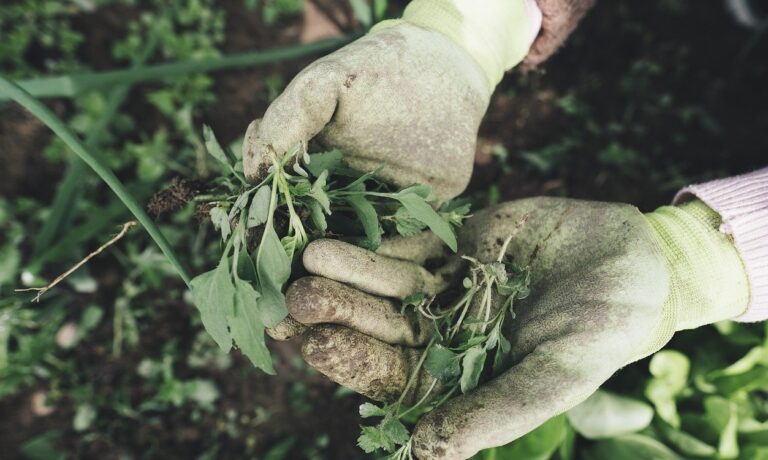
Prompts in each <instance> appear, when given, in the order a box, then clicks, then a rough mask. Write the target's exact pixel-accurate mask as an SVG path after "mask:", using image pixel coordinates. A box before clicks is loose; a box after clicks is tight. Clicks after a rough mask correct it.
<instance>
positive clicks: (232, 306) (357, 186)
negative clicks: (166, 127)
mask: <svg viewBox="0 0 768 460" xmlns="http://www.w3.org/2000/svg"><path fill="white" fill-rule="evenodd" d="M203 137H204V138H205V143H206V147H207V149H208V152H209V153H210V154H211V156H213V157H214V158H215V159H216V160H217V161H218V162H219V163H221V164H222V166H224V168H225V169H226V170H228V171H229V177H228V178H226V179H225V180H224V185H225V189H227V190H225V191H228V192H230V193H232V192H234V191H238V190H239V193H237V194H225V196H223V197H222V198H221V199H218V200H215V201H211V202H209V203H208V205H210V206H211V208H210V211H209V216H210V218H211V221H212V222H213V225H214V227H215V228H216V229H218V231H219V232H220V234H221V238H222V241H223V243H224V250H223V253H222V255H221V258H220V260H219V263H218V265H217V267H216V268H215V269H214V270H211V271H209V272H206V273H203V274H202V275H199V276H197V277H196V278H195V279H193V280H192V283H191V285H192V294H193V297H194V299H195V304H196V305H197V307H198V309H199V310H200V313H201V318H202V321H203V325H204V326H205V328H206V330H207V331H208V332H209V333H210V334H211V336H212V337H213V338H214V340H215V341H216V343H218V344H219V346H220V347H221V348H222V350H224V351H228V350H229V349H230V348H231V346H232V343H233V342H234V344H235V345H237V346H238V347H239V348H240V350H241V351H242V352H243V353H244V354H245V355H246V356H248V358H249V359H250V360H251V362H252V363H253V364H254V365H255V366H256V367H259V368H260V369H262V370H264V371H265V372H267V373H274V367H273V366H272V360H271V357H270V355H269V352H268V350H267V348H266V345H265V342H264V328H265V327H272V326H275V325H277V324H278V323H279V322H280V321H282V320H283V318H285V317H286V315H287V314H288V309H287V307H286V305H285V297H284V295H283V290H284V288H285V285H286V283H287V282H288V280H289V278H290V276H291V269H292V265H293V262H294V260H296V258H297V257H298V255H299V254H300V253H301V252H302V250H303V249H304V247H305V246H306V245H307V243H308V242H309V241H310V239H311V238H313V237H319V236H323V235H326V233H327V231H328V229H329V223H328V218H329V217H331V216H332V215H335V214H342V215H344V214H346V215H347V216H349V215H350V214H351V215H352V216H354V219H356V220H357V221H358V223H359V226H360V227H361V228H362V230H363V233H364V235H365V237H364V238H362V239H360V241H359V243H360V244H361V245H362V246H364V247H366V248H368V249H371V250H375V249H376V248H377V247H378V246H379V244H380V243H381V238H382V235H383V234H384V229H383V226H382V221H383V222H389V223H390V224H389V225H390V226H394V228H395V230H396V231H397V232H398V233H400V234H403V235H413V234H414V233H417V232H419V231H421V230H422V229H425V228H429V229H430V230H431V231H432V232H434V233H435V234H436V235H437V236H439V237H440V238H441V239H442V240H443V241H444V242H445V243H446V245H448V247H450V248H451V249H452V250H454V251H455V250H456V249H457V247H456V245H457V243H456V236H455V234H454V226H456V225H460V224H461V221H462V219H463V216H464V215H466V213H467V212H468V211H469V208H468V207H461V208H457V207H456V206H454V205H452V204H448V205H444V206H443V207H442V208H440V209H439V210H438V211H435V210H434V209H433V207H432V206H431V204H430V203H433V202H435V201H436V199H435V197H434V196H433V195H432V192H431V189H430V188H429V187H427V186H424V185H413V186H410V187H406V188H403V189H401V190H397V191H390V190H389V188H388V187H387V186H386V185H385V184H383V183H381V182H379V181H378V180H376V178H375V175H376V172H377V171H371V172H368V173H365V174H362V175H361V174H360V173H357V172H355V171H352V170H350V169H349V168H348V167H346V166H345V165H344V162H343V159H342V155H341V152H339V151H331V152H325V153H318V154H313V155H309V154H308V153H307V152H306V150H305V149H304V146H303V145H302V144H299V145H297V146H295V148H293V149H292V150H291V151H290V152H286V154H285V155H283V156H282V157H281V158H278V157H277V156H273V157H272V159H271V160H272V167H271V168H270V169H269V171H268V173H267V175H266V177H265V178H264V179H263V180H262V181H261V182H260V183H258V184H257V185H255V186H249V185H247V184H246V182H245V179H244V178H243V174H242V164H241V162H240V161H239V159H238V158H236V156H235V155H234V154H233V153H231V152H228V151H227V150H225V149H224V148H222V147H221V145H219V143H218V141H217V140H216V137H215V136H214V134H213V132H212V130H211V129H210V128H209V127H207V126H206V127H204V130H203ZM288 168H290V169H291V171H292V172H288V171H287V170H288ZM387 212H389V213H390V214H389V215H387V214H386V213H387ZM334 217H335V216H334ZM278 220H280V221H281V222H282V224H280V223H278V222H277V221H278ZM392 223H393V224H394V225H392ZM254 232H259V237H258V238H257V242H256V244H255V246H256V247H255V248H254V249H252V250H251V249H250V248H249V245H248V242H249V235H251V234H253V233H254Z"/></svg>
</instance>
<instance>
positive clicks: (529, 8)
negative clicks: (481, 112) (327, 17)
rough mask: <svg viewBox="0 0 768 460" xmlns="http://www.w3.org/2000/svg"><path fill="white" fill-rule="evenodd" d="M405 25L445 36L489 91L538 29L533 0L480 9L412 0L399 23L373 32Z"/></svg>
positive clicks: (458, 2)
mask: <svg viewBox="0 0 768 460" xmlns="http://www.w3.org/2000/svg"><path fill="white" fill-rule="evenodd" d="M403 22H405V23H408V24H412V25H415V26H418V27H423V28H426V29H430V30H434V31H436V32H439V33H442V34H444V35H446V36H448V37H449V38H450V39H451V40H452V41H453V42H454V43H455V44H457V45H458V46H459V47H460V48H462V49H464V50H465V51H466V52H467V53H468V54H469V55H470V56H472V58H473V59H474V60H475V62H476V63H477V64H478V65H479V66H480V68H481V69H482V72H483V74H484V75H485V77H486V79H487V80H488V84H489V86H490V88H491V91H492V90H493V88H495V87H496V85H497V84H498V83H499V82H500V81H501V78H502V76H503V75H504V72H505V71H507V70H509V69H511V68H512V67H514V66H515V65H517V64H518V63H520V62H521V61H522V60H523V58H525V55H526V54H527V53H528V50H529V49H530V47H531V44H532V43H533V41H534V39H535V38H536V35H537V34H538V32H539V29H540V27H541V11H540V10H539V9H538V7H537V6H536V2H535V0H489V1H487V2H486V4H484V5H483V7H482V8H479V7H478V5H477V4H476V3H474V2H472V1H469V0H413V1H412V2H411V3H409V4H408V6H407V7H406V9H405V12H404V13H403V17H402V19H399V20H390V21H383V22H381V23H379V24H377V25H376V26H375V27H374V28H373V30H374V31H375V30H380V29H382V28H386V27H392V26H394V25H397V24H399V23H403Z"/></svg>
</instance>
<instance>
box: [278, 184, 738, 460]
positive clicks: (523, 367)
mask: <svg viewBox="0 0 768 460" xmlns="http://www.w3.org/2000/svg"><path fill="white" fill-rule="evenodd" d="M719 220H720V219H719V216H718V215H717V214H716V213H715V212H714V211H712V210H710V209H709V208H708V207H706V206H705V205H704V204H703V203H701V202H699V201H694V202H690V203H687V204H684V205H681V206H676V207H663V208H660V209H659V210H657V211H655V212H653V213H650V214H645V215H643V214H641V213H640V212H638V210H637V209H636V208H634V207H631V206H628V205H623V204H610V203H598V202H586V201H577V200H568V199H559V198H532V199H525V200H520V201H514V202H509V203H505V204H501V205H498V206H495V207H493V208H490V209H487V210H483V211H481V212H479V213H477V214H476V215H475V216H474V217H472V218H470V219H469V220H468V221H467V223H466V224H465V226H464V228H463V229H462V230H461V232H460V235H459V248H460V252H461V253H463V254H468V255H471V256H473V257H476V258H477V259H479V260H480V261H481V262H490V261H492V260H495V258H496V257H497V255H498V251H499V250H500V247H501V245H502V244H503V241H504V240H505V239H506V238H507V237H508V236H509V235H514V237H513V238H512V240H511V243H510V245H509V247H508V250H507V255H508V256H509V257H510V258H511V259H512V261H513V262H514V263H515V264H516V265H518V266H526V265H527V266H529V267H530V273H531V283H530V295H529V296H528V297H527V298H525V299H524V300H518V301H517V303H516V304H515V306H514V309H515V312H516V315H517V316H516V317H515V318H514V319H512V318H510V317H508V318H507V321H506V322H505V329H506V330H505V335H506V336H507V337H508V339H509V341H510V342H511V345H512V349H511V354H512V356H511V358H512V359H511V364H512V365H511V367H510V368H509V369H508V370H506V371H505V372H504V373H502V374H501V375H499V376H498V377H496V378H494V379H492V380H490V381H488V382H486V383H484V384H481V385H480V386H479V387H478V388H476V389H475V390H473V391H471V392H469V393H467V394H465V395H461V396H458V397H455V398H454V399H452V400H449V401H448V402H447V403H445V404H444V405H442V406H440V407H438V408H437V409H435V410H433V411H432V412H430V413H428V414H427V415H425V416H424V417H423V418H422V419H421V420H420V421H419V423H418V424H417V426H416V428H415V431H414V443H413V447H414V452H415V454H416V455H417V457H418V458H419V459H420V460H429V459H465V458H469V457H470V456H472V455H473V454H474V453H476V452H477V451H479V450H481V449H485V448H489V447H493V446H499V445H503V444H506V443H508V442H510V441H512V440H514V439H516V438H518V437H520V436H522V435H524V434H525V433H527V432H529V431H530V430H532V429H534V428H536V427H537V426H538V425H540V424H541V423H543V422H544V421H546V420H547V419H549V418H550V417H552V416H554V415H557V414H559V413H562V412H564V411H566V410H568V409H570V408H571V407H573V406H574V405H576V404H578V403H579V402H581V401H583V400H584V399H586V398H587V397H588V396H589V395H590V394H591V393H592V392H594V391H595V390H596V389H597V388H598V387H599V386H600V385H601V384H602V383H603V382H604V381H605V380H606V379H608V378H609V377H610V376H611V375H612V374H613V373H614V372H616V370H617V369H619V368H620V367H622V366H624V365H626V364H628V363H630V362H633V361H635V360H637V359H640V358H643V357H645V356H647V355H649V354H651V353H653V352H655V351H657V350H658V349H660V348H661V347H662V346H664V344H666V343H667V342H668V341H669V339H670V338H671V337H672V334H673V333H674V332H675V331H678V330H681V329H689V328H695V327H698V326H700V325H703V324H708V323H712V322H715V321H718V320H722V319H726V318H732V317H734V316H737V315H739V314H740V313H742V312H743V311H744V310H745V308H746V306H747V302H748V299H749V288H748V281H747V277H746V274H745V270H744V268H743V265H742V261H741V259H740V257H739V255H738V253H737V252H736V250H735V248H734V246H733V244H732V242H731V241H730V239H729V237H728V236H726V235H724V234H722V233H720V232H719V231H717V228H718V225H719ZM516 227H517V229H516ZM420 238H422V239H425V238H427V237H425V236H421V237H420ZM417 247H424V248H426V245H425V244H421V245H420V246H417ZM424 252H425V251H418V250H416V251H412V252H410V253H409V252H399V253H392V252H391V251H390V253H389V256H390V257H385V256H383V255H381V254H379V255H376V254H372V253H370V252H367V251H364V250H362V249H360V248H357V247H354V246H350V245H346V244H344V243H341V242H338V241H327V240H321V241H318V242H315V243H312V244H311V245H310V246H309V247H308V248H307V250H306V252H305V255H304V263H305V265H306V267H307V269H308V270H309V271H310V272H311V273H314V274H316V275H320V276H324V277H325V278H320V277H310V278H305V279H301V280H298V281H297V282H296V283H295V284H294V285H293V286H291V287H290V290H289V291H288V307H289V310H290V311H291V314H292V315H293V316H294V317H295V318H296V319H298V320H300V321H302V322H304V323H307V324H316V325H315V326H313V327H312V328H311V329H310V330H309V331H307V332H306V334H305V336H304V337H305V338H304V344H303V349H302V352H303V355H304V357H305V359H306V360H307V362H308V363H309V364H310V365H312V366H314V367H315V368H316V369H318V370H319V371H320V372H322V373H324V374H326V375H327V376H329V377H330V378H331V379H333V380H335V381H337V382H339V383H340V384H342V385H345V386H347V387H349V388H351V389H353V390H356V391H358V392H361V393H363V394H365V395H367V396H369V397H371V398H374V399H378V400H385V401H391V400H392V399H393V398H395V397H397V395H399V392H400V391H401V390H402V389H403V387H404V385H405V378H406V377H407V376H408V375H409V374H410V369H412V368H413V366H414V365H415V362H416V357H417V356H418V355H419V352H418V351H417V349H418V347H419V346H423V344H424V343H425V341H426V340H427V335H428V328H427V326H425V324H424V320H423V319H419V318H415V317H407V316H405V317H404V316H402V315H399V313H398V311H399V305H400V302H399V300H398V299H402V298H403V297H405V296H406V295H408V294H411V293H414V292H423V291H426V292H435V291H436V290H440V289H443V288H444V287H445V285H446V283H451V282H452V281H451V279H452V278H451V277H446V276H435V275H434V274H432V273H430V272H427V271H426V270H424V269H423V268H421V267H419V266H418V262H420V261H421V260H423V258H424V255H425V254H424ZM407 254H413V255H414V257H415V258H414V260H413V261H410V262H409V261H404V260H398V259H402V258H404V257H406V256H407ZM416 256H418V257H416ZM449 271H450V270H449ZM457 285H458V284H457ZM322 323H326V325H318V324H322ZM425 331H427V332H425ZM430 383H431V377H430V376H428V375H426V374H424V375H422V376H421V377H420V382H418V385H416V387H415V389H414V394H413V395H409V399H411V401H413V400H414V398H415V397H417V396H418V393H419V392H423V391H424V390H423V389H424V388H425V387H427V386H428V385H429V384H430Z"/></svg>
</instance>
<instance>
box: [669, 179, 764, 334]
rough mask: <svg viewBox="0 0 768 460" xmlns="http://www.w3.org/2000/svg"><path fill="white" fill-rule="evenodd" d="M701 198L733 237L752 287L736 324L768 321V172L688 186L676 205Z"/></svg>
mask: <svg viewBox="0 0 768 460" xmlns="http://www.w3.org/2000/svg"><path fill="white" fill-rule="evenodd" d="M692 196H695V197H697V198H699V199H700V200H701V201H703V202H704V203H706V204H707V206H709V207H710V208H712V209H713V210H715V211H717V213H718V214H720V217H721V218H722V225H721V226H720V231H721V232H723V233H727V234H729V235H731V236H732V237H733V242H734V244H735V245H736V249H737V250H738V251H739V255H740V256H741V259H742V260H743V262H744V267H745V268H746V271H747V277H748V278H749V287H750V301H749V306H748V307H747V310H746V311H745V312H744V313H743V314H741V315H739V316H738V317H736V318H733V319H734V320H735V321H740V322H752V321H763V320H766V319H768V168H763V169H760V170H757V171H755V172H752V173H749V174H743V175H741V176H735V177H729V178H727V179H720V180H715V181H712V182H705V183H703V184H696V185H689V186H688V187H685V188H684V189H682V190H680V192H678V193H677V196H675V200H674V202H675V203H676V204H677V203H680V202H683V201H686V200H688V199H691V197H692Z"/></svg>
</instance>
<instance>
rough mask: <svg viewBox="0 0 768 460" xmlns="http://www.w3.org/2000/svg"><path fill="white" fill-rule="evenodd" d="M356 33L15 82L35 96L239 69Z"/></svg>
mask: <svg viewBox="0 0 768 460" xmlns="http://www.w3.org/2000/svg"><path fill="white" fill-rule="evenodd" d="M357 36H358V35H357V34H353V35H348V36H345V37H342V38H337V39H332V40H321V41H318V42H315V43H308V44H305V45H298V46H290V47H286V48H276V49H272V50H268V51H251V52H247V53H239V54H231V55H228V56H220V57H215V58H209V59H190V60H186V61H179V62H173V63H169V64H158V65H153V66H146V67H140V68H137V69H125V70H112V71H107V72H94V73H83V74H76V75H62V76H56V77H45V78H37V79H34V80H23V81H21V82H19V86H21V87H22V88H24V89H25V90H26V91H27V92H28V93H30V94H31V95H32V96H35V97H40V98H45V97H73V96H75V95H77V94H80V93H82V92H83V91H89V90H94V89H103V88H108V87H111V86H115V85H126V84H132V83H139V82H145V81H150V80H161V79H166V78H173V77H179V76H184V75H189V74H191V73H206V72H213V71H216V70H225V69H242V68H247V67H255V66H258V65H262V64H268V63H271V62H278V61H284V60H287V59H295V58H299V57H303V56H307V55H311V54H315V53H321V52H325V51H330V50H334V49H336V48H340V47H341V46H343V45H345V44H347V43H349V42H350V41H352V40H354V39H355V38H357ZM6 99H8V96H7V95H2V94H0V101H3V100H6Z"/></svg>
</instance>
